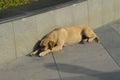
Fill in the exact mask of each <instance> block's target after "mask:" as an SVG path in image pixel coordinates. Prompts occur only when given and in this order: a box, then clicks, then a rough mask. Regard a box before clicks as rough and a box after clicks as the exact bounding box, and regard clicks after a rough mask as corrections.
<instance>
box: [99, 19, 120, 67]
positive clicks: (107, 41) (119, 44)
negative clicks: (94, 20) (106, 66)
mask: <svg viewBox="0 0 120 80" xmlns="http://www.w3.org/2000/svg"><path fill="white" fill-rule="evenodd" d="M119 26H120V24H119V22H118V21H117V22H113V23H111V24H107V25H105V26H104V28H101V29H99V31H98V32H99V35H100V37H101V42H102V45H103V46H104V48H105V49H106V50H107V51H108V52H109V54H110V55H111V57H112V58H113V59H114V60H115V61H116V62H117V64H118V65H119V66H120V34H119V33H120V28H119Z"/></svg>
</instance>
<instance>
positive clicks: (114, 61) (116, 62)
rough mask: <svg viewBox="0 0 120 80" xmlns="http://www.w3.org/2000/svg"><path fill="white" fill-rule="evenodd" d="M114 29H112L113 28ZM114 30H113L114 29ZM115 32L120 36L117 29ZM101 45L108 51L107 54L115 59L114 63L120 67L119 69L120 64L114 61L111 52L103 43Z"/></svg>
mask: <svg viewBox="0 0 120 80" xmlns="http://www.w3.org/2000/svg"><path fill="white" fill-rule="evenodd" d="M111 28H112V27H111ZM112 29H113V28H112ZM113 30H114V31H115V32H116V34H118V35H119V33H118V32H117V31H116V30H115V29H113ZM100 44H101V45H102V46H103V48H104V49H105V50H106V51H107V53H108V54H109V55H110V57H111V58H112V59H113V61H114V62H115V63H116V64H117V65H118V67H120V65H119V63H118V62H117V61H116V60H115V59H114V57H113V56H112V55H111V54H110V53H111V52H110V51H109V49H107V48H106V47H105V46H104V45H103V43H102V42H100Z"/></svg>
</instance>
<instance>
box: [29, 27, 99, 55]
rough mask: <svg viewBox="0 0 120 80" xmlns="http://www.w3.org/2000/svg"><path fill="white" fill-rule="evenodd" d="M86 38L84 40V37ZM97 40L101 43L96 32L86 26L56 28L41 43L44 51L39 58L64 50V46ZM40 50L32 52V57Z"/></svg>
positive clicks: (41, 48)
mask: <svg viewBox="0 0 120 80" xmlns="http://www.w3.org/2000/svg"><path fill="white" fill-rule="evenodd" d="M83 35H84V36H85V38H84V39H83V37H82V36H83ZM93 40H95V41H96V42H99V41H100V40H99V37H98V36H97V35H96V34H95V33H94V31H93V30H92V29H91V28H90V27H89V26H86V25H79V26H73V27H61V28H56V29H54V30H53V31H51V32H50V33H49V34H47V35H46V36H45V37H44V38H43V39H42V40H41V42H40V44H39V45H40V50H41V51H42V52H41V53H40V54H39V56H45V55H46V54H48V53H50V52H56V51H60V50H62V48H63V46H66V45H70V44H74V43H78V42H81V41H82V42H83V43H86V42H91V41H93ZM38 51H39V49H37V50H36V51H34V52H32V53H31V54H30V55H35V54H36V53H37V52H38Z"/></svg>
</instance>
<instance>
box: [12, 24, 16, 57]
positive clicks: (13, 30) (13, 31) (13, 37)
mask: <svg viewBox="0 0 120 80" xmlns="http://www.w3.org/2000/svg"><path fill="white" fill-rule="evenodd" d="M11 24H12V29H13V38H14V45H15V57H16V59H17V49H16V39H15V29H14V26H13V22H11Z"/></svg>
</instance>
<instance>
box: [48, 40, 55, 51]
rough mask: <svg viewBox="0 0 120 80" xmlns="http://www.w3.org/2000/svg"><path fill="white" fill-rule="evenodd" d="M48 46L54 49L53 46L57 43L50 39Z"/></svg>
mask: <svg viewBox="0 0 120 80" xmlns="http://www.w3.org/2000/svg"><path fill="white" fill-rule="evenodd" d="M48 46H49V49H50V50H52V48H53V47H54V46H55V43H54V42H53V41H49V43H48Z"/></svg>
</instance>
